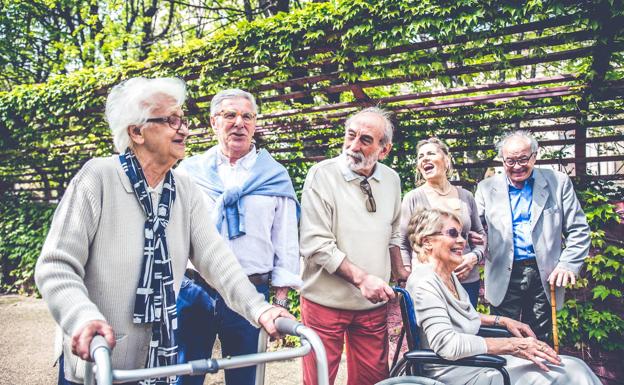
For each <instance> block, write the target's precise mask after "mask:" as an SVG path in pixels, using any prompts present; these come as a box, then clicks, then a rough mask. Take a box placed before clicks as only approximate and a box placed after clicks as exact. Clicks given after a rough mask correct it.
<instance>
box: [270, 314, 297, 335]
mask: <svg viewBox="0 0 624 385" xmlns="http://www.w3.org/2000/svg"><path fill="white" fill-rule="evenodd" d="M300 326H302V325H301V324H300V323H299V322H297V321H295V320H294V319H290V318H286V317H279V318H277V319H276V320H275V328H276V329H277V331H279V332H280V333H282V334H288V335H291V336H299V332H298V331H297V329H299V327H300Z"/></svg>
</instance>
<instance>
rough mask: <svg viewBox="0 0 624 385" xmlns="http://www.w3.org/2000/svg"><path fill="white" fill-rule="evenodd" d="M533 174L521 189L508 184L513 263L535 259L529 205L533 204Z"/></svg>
mask: <svg viewBox="0 0 624 385" xmlns="http://www.w3.org/2000/svg"><path fill="white" fill-rule="evenodd" d="M533 181H534V179H533V174H531V176H530V177H529V178H528V179H527V180H526V181H525V182H524V186H523V187H522V188H521V189H518V188H516V187H514V185H513V184H511V182H509V205H510V206H511V223H512V229H513V230H512V231H513V245H514V261H522V260H524V259H531V258H535V249H533V240H532V238H531V205H532V203H533Z"/></svg>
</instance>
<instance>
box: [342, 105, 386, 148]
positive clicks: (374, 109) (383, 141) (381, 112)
mask: <svg viewBox="0 0 624 385" xmlns="http://www.w3.org/2000/svg"><path fill="white" fill-rule="evenodd" d="M362 114H375V115H379V117H380V118H381V119H382V120H383V121H384V127H383V128H384V134H383V137H382V138H381V140H380V141H379V142H380V143H381V145H382V146H385V145H386V144H387V143H392V133H393V131H394V126H393V125H392V121H391V120H390V117H391V116H392V113H391V112H390V111H388V110H384V109H383V108H379V107H368V108H365V109H363V110H361V111H358V112H356V113H355V114H353V115H351V116H350V117H349V119H347V121H346V122H345V128H346V129H347V130H348V129H349V127H350V126H351V124H352V123H353V121H354V120H355V119H356V118H357V117H358V116H360V115H362Z"/></svg>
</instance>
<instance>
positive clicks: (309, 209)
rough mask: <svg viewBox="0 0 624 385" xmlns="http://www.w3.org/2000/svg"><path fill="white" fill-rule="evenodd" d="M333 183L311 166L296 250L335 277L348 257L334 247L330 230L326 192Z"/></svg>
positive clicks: (330, 213) (331, 212) (331, 210)
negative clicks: (297, 248)
mask: <svg viewBox="0 0 624 385" xmlns="http://www.w3.org/2000/svg"><path fill="white" fill-rule="evenodd" d="M335 186H336V184H335V182H333V181H332V180H331V179H329V178H327V177H326V175H324V173H323V172H321V171H320V170H319V168H318V167H313V168H312V169H311V170H310V172H309V173H308V176H307V177H306V181H305V184H304V186H303V192H302V193H301V224H300V228H299V233H300V242H299V250H300V253H301V256H302V257H303V258H304V259H309V260H311V261H313V262H314V263H316V264H317V265H319V266H322V267H323V268H324V269H325V270H326V271H327V272H329V273H330V274H334V273H335V272H336V270H337V269H338V267H339V266H340V264H341V263H342V261H343V260H344V259H345V258H346V257H347V255H346V253H345V252H344V251H342V250H341V249H340V248H339V247H338V244H337V240H336V235H335V232H334V231H333V219H334V207H333V206H334V205H333V202H330V201H329V195H330V194H329V192H328V191H327V190H328V189H331V188H335Z"/></svg>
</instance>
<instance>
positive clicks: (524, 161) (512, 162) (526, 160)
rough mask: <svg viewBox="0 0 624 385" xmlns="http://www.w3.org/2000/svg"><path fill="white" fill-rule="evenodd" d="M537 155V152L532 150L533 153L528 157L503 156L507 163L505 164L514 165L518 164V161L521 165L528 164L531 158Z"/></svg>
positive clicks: (504, 161)
mask: <svg viewBox="0 0 624 385" xmlns="http://www.w3.org/2000/svg"><path fill="white" fill-rule="evenodd" d="M534 155H536V153H535V152H532V153H531V155H529V156H528V157H526V156H523V157H522V158H518V159H513V158H503V163H505V166H507V167H513V166H515V165H516V163H517V164H518V165H519V166H522V167H524V166H526V165H527V164H529V161H530V160H531V158H532V157H533V156H534Z"/></svg>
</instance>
